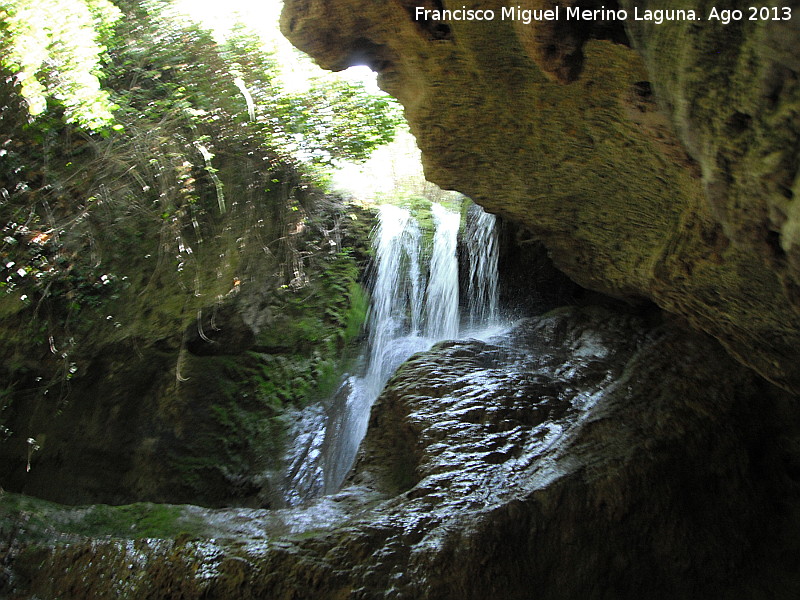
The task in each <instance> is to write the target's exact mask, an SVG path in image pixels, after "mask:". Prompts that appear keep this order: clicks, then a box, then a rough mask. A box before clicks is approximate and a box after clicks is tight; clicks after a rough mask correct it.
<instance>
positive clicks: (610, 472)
mask: <svg viewBox="0 0 800 600" xmlns="http://www.w3.org/2000/svg"><path fill="white" fill-rule="evenodd" d="M661 314H662V313H660V311H650V313H646V314H640V315H635V314H631V313H630V312H626V311H624V310H619V308H615V309H607V308H598V307H586V308H582V309H575V308H565V309H559V310H557V311H554V312H553V313H551V314H550V315H545V316H544V317H541V318H534V319H530V320H527V321H524V322H523V323H522V324H521V325H518V326H517V327H516V328H515V329H514V330H512V331H511V332H510V333H509V334H504V336H502V337H498V338H495V339H493V340H490V342H489V343H485V342H479V341H476V340H467V341H460V342H443V343H441V344H439V345H437V346H435V347H434V348H433V349H432V350H431V351H429V352H426V353H420V354H417V355H415V356H414V357H412V358H411V359H410V360H409V361H408V362H407V363H406V364H405V365H404V366H403V367H401V369H400V370H399V371H398V372H397V374H396V375H395V376H394V377H393V378H392V380H390V382H389V384H388V386H387V389H386V390H385V391H384V393H383V394H382V396H381V397H380V398H379V400H378V402H377V404H376V405H375V407H374V409H373V412H372V416H371V422H370V427H369V432H368V434H367V437H366V439H365V441H364V444H363V445H362V448H361V454H360V458H359V460H358V462H357V464H356V467H355V471H354V474H353V475H352V476H351V479H350V482H349V485H347V486H346V487H345V489H343V490H342V491H341V492H339V493H338V494H335V495H333V496H328V497H325V498H322V499H320V500H318V501H317V502H316V503H315V504H313V505H311V506H309V507H306V508H298V509H291V510H273V511H264V510H253V509H241V508H240V509H222V510H209V509H200V508H198V507H191V506H189V507H165V508H166V509H167V510H168V511H172V512H171V513H170V514H172V516H171V517H170V518H171V519H172V520H171V521H170V524H171V528H172V529H171V530H172V531H174V530H177V531H185V532H186V533H183V534H181V535H177V536H175V535H174V534H173V539H155V538H156V537H160V536H157V535H154V533H153V532H152V530H147V529H145V527H147V526H148V525H149V524H151V523H153V522H154V521H155V518H156V515H157V514H159V513H157V512H156V509H157V507H154V506H152V505H151V507H150V508H149V509H148V510H147V512H146V514H145V515H144V516H143V515H142V510H143V509H142V507H139V508H138V509H137V508H136V505H134V506H130V507H119V508H117V509H116V511H117V513H116V517H114V516H113V515H112V514H111V513H112V511H111V510H110V509H109V507H91V508H89V509H87V508H78V509H72V511H71V512H69V511H66V510H64V509H63V507H62V508H61V509H60V510H54V509H53V508H50V507H45V508H39V509H36V508H33V507H32V506H31V505H27V506H25V505H21V506H20V509H19V516H18V517H17V520H16V521H14V520H13V519H8V518H7V519H6V521H7V522H8V521H10V522H12V523H13V522H16V523H17V526H16V527H17V529H16V530H13V529H12V531H11V533H10V534H8V533H6V534H5V535H4V536H3V538H2V540H10V541H11V554H12V555H13V558H14V561H13V565H14V568H15V571H14V575H13V577H12V580H11V582H10V583H11V586H12V588H13V589H14V590H15V594H14V595H12V597H13V598H20V599H21V598H75V597H80V598H93V599H106V598H108V599H112V598H137V599H138V598H142V599H146V598H153V599H156V598H184V599H194V598H198V599H199V598H204V599H220V600H222V599H228V598H241V599H243V600H248V599H256V598H294V599H297V600H300V599H312V598H313V599H314V600H334V599H343V598H351V599H365V600H366V599H374V598H395V599H422V598H426V599H434V598H435V599H437V600H450V599H452V600H465V599H467V600H485V599H486V598H507V599H523V598H537V599H543V600H550V599H552V600H563V599H565V598H614V599H616V600H620V599H631V600H634V599H635V600H639V599H641V598H650V599H665V600H666V599H669V600H672V599H675V598H685V599H690V598H698V599H699V598H703V599H707V598H714V599H716V600H721V599H728V598H730V599H731V600H733V599H736V600H742V599H756V598H775V599H781V600H782V599H784V598H786V599H789V598H797V595H798V593H800V588H798V581H797V578H796V559H795V557H796V556H797V553H798V551H800V549H798V537H797V535H796V531H797V522H798V512H797V510H796V506H797V494H798V491H800V487H799V485H798V482H799V481H800V478H798V473H800V470H799V469H798V461H797V452H796V450H792V448H793V447H794V448H797V442H798V439H800V435H798V431H800V429H799V428H798V427H797V419H796V415H795V416H794V417H793V416H792V414H793V413H792V410H791V409H790V408H789V406H790V404H789V403H787V402H786V394H785V393H782V392H781V391H780V390H777V389H776V388H775V387H774V386H771V385H769V384H768V383H766V382H764V381H763V379H761V378H759V377H757V376H755V375H754V374H753V373H752V372H751V371H750V370H749V369H746V368H744V367H742V366H741V365H739V364H738V363H736V362H735V361H733V360H732V359H731V358H730V357H728V356H726V354H725V352H724V351H723V350H722V349H721V348H720V347H719V345H718V344H717V343H715V342H714V341H713V340H711V339H710V338H708V337H707V336H704V335H699V334H696V333H693V332H687V331H686V330H685V328H682V327H676V326H675V324H674V323H669V322H666V323H665V322H662V321H661V316H660V315H661ZM778 422H780V423H781V424H780V425H779V426H775V425H774V424H775V423H778ZM790 499H793V500H791V501H789V500H790ZM6 506H8V504H6ZM165 508H162V509H160V510H161V511H162V513H164V512H165ZM2 509H3V504H2V503H0V514H1V512H2ZM101 509H103V510H101ZM43 510H46V511H49V512H48V516H49V518H47V519H46V520H45V523H46V527H47V528H48V529H47V534H48V538H49V539H52V540H59V541H61V542H68V545H63V544H58V545H55V546H53V545H51V544H46V545H41V546H39V547H37V546H36V545H35V544H33V545H25V544H21V543H20V542H19V540H20V539H26V538H27V540H36V539H37V536H40V535H42V533H41V529H37V527H38V528H41V527H42V526H41V525H39V524H38V523H39V522H40V521H42V518H41V515H42V511H43ZM176 512H179V513H180V516H178V517H176V515H175V514H174V513H176ZM133 515H138V517H137V520H136V521H134V523H133V525H128V526H127V527H124V526H122V524H123V523H127V521H125V520H124V519H126V518H127V519H130V518H131V517H132V516H133ZM101 516H102V518H101ZM168 516H169V515H167V514H162V516H161V520H162V522H163V521H164V520H165V519H166V518H167V517H168ZM117 523H119V524H117ZM112 524H113V525H115V526H116V527H117V530H114V529H108V527H109V526H110V525H112ZM98 525H100V526H105V527H106V529H98ZM165 525H166V523H165V524H163V525H162V527H165ZM92 526H93V527H94V529H89V528H91V527H92ZM76 531H78V532H83V533H89V534H90V536H91V537H92V538H94V539H88V540H80V539H76V536H75V535H74V533H75V532H76ZM108 533H113V534H114V535H115V536H116V537H117V538H118V539H116V540H108V539H106V540H102V539H99V538H101V537H102V536H103V534H108ZM162 535H163V534H162ZM119 538H123V539H119ZM124 538H128V539H124ZM132 538H138V539H132ZM0 541H1V540H0ZM15 544H16V545H15ZM0 549H2V546H0ZM3 591H4V589H3V585H2V579H1V578H0V595H2V593H3Z"/></svg>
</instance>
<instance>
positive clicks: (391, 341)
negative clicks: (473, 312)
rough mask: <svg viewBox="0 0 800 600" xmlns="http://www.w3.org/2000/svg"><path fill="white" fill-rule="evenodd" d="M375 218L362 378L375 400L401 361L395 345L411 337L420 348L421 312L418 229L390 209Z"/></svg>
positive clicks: (404, 212)
mask: <svg viewBox="0 0 800 600" xmlns="http://www.w3.org/2000/svg"><path fill="white" fill-rule="evenodd" d="M378 218H379V224H378V228H377V229H376V232H375V235H374V241H373V247H374V248H375V266H376V271H377V278H376V281H375V287H374V289H373V291H372V306H371V307H370V316H369V321H370V335H369V345H370V352H369V362H368V370H367V375H366V378H365V379H366V382H367V385H368V387H369V389H370V392H374V394H375V396H376V397H377V395H378V393H380V390H381V388H383V385H384V384H385V383H386V380H387V379H388V378H389V377H390V376H391V374H392V373H394V371H395V369H397V367H398V366H399V365H400V363H401V362H403V360H405V357H402V356H397V354H398V351H397V348H398V341H399V340H402V339H403V338H410V340H411V345H412V346H417V345H419V344H418V343H416V340H419V333H420V324H421V321H422V313H423V304H422V297H423V294H422V289H421V286H422V282H421V274H420V265H419V259H420V242H421V237H422V236H421V234H420V230H419V226H418V225H417V222H416V220H415V219H413V218H412V217H411V213H410V212H409V211H408V210H407V209H405V208H398V207H397V206H392V205H391V204H385V205H383V206H381V208H380V212H379V215H378ZM405 345H407V344H405ZM400 346H401V347H402V346H404V344H402V343H401V344H400ZM399 354H401V355H402V354H403V352H402V351H401V352H400V353H399ZM365 426H366V424H365Z"/></svg>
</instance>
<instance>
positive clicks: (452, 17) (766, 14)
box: [414, 5, 792, 25]
mask: <svg viewBox="0 0 800 600" xmlns="http://www.w3.org/2000/svg"><path fill="white" fill-rule="evenodd" d="M415 8H416V10H415V13H414V18H415V19H416V20H417V21H428V20H432V21H494V20H495V18H496V17H498V16H499V17H500V19H499V20H501V21H521V22H522V23H524V24H525V25H529V24H530V23H532V22H534V21H559V20H561V19H564V20H566V21H625V20H627V19H629V18H632V19H633V20H634V21H650V22H652V23H655V24H657V25H660V24H661V23H664V22H665V21H700V20H702V19H703V17H702V16H700V15H699V14H698V12H697V11H695V10H684V9H669V10H667V9H664V10H662V9H657V10H641V9H639V8H638V7H636V8H634V9H633V14H630V13H629V11H627V10H624V9H610V8H606V7H605V6H601V7H600V8H597V9H591V10H590V9H588V8H581V7H579V6H566V7H562V6H558V5H556V6H554V7H553V8H549V9H546V10H545V9H527V8H526V9H523V8H522V7H521V6H504V7H503V8H502V9H501V10H500V11H495V10H492V9H485V10H484V9H471V8H470V9H468V8H467V7H466V6H462V7H461V8H456V9H452V10H451V9H443V10H431V9H427V8H425V7H423V6H417V7H415ZM791 18H792V9H791V8H789V7H777V6H771V7H766V6H762V7H758V6H751V7H749V8H747V9H744V10H728V9H718V8H716V7H711V9H710V10H709V12H708V14H706V15H705V19H706V20H707V21H720V22H721V23H722V24H724V25H726V24H728V23H730V22H731V21H742V20H749V21H767V20H769V21H788V20H790V19H791Z"/></svg>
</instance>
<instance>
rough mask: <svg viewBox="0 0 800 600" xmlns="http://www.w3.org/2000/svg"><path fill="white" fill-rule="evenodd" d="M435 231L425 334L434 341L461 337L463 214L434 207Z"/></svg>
mask: <svg viewBox="0 0 800 600" xmlns="http://www.w3.org/2000/svg"><path fill="white" fill-rule="evenodd" d="M431 211H432V212H433V220H434V223H435V225H436V230H435V233H434V235H433V249H432V251H431V270H430V276H429V278H428V290H427V299H426V303H425V305H426V306H425V308H426V311H425V312H426V314H425V317H426V322H425V335H426V336H427V337H428V338H430V339H432V340H443V339H451V338H456V337H458V320H459V319H458V255H457V254H456V247H457V244H458V228H459V225H460V224H461V215H459V214H458V213H451V212H448V211H447V210H446V209H445V208H444V207H443V206H442V205H441V204H434V205H433V206H432V207H431Z"/></svg>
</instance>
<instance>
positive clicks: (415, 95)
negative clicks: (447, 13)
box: [282, 0, 800, 391]
mask: <svg viewBox="0 0 800 600" xmlns="http://www.w3.org/2000/svg"><path fill="white" fill-rule="evenodd" d="M451 4H452V3H442V2H438V1H434V0H430V1H428V2H410V1H408V0H403V1H394V2H372V1H371V0H287V1H286V2H285V6H284V12H283V16H282V28H283V31H284V33H285V34H286V35H287V36H288V37H289V38H290V39H291V40H292V41H293V43H295V44H296V45H297V46H298V47H299V48H301V49H302V50H305V51H306V52H308V53H309V54H311V55H312V56H313V57H314V58H315V59H316V60H317V61H318V62H319V64H320V65H321V66H323V67H325V68H328V69H334V70H338V69H343V68H345V67H347V66H349V65H351V64H355V63H362V64H363V63H365V64H369V65H370V66H371V67H372V68H373V69H375V70H377V71H378V72H379V74H380V75H379V83H380V85H381V86H382V87H383V88H384V89H385V90H387V91H388V92H390V93H391V94H393V95H394V96H396V97H397V98H398V99H399V100H400V101H401V102H402V103H403V105H404V107H405V114H406V117H407V118H408V120H409V123H410V125H411V128H412V131H413V133H414V135H415V136H416V138H417V141H418V143H419V146H420V148H421V149H422V152H423V161H424V163H425V171H426V175H427V177H428V178H429V179H431V180H432V181H434V182H436V183H438V184H439V185H440V186H442V187H445V188H452V189H458V190H460V191H462V192H464V193H465V194H467V195H468V196H470V197H472V198H473V199H474V200H475V201H477V202H478V203H480V204H482V205H484V206H485V207H486V208H487V209H488V210H490V211H492V212H496V213H499V214H501V215H503V216H504V217H507V218H508V219H510V220H513V221H515V222H517V223H520V224H522V225H524V226H525V227H526V228H527V229H528V230H530V231H531V232H532V233H533V234H534V235H535V236H536V237H537V238H539V239H540V240H541V241H542V242H543V243H544V244H545V245H546V246H547V248H548V250H549V251H550V253H551V256H552V257H553V259H554V261H555V263H556V265H557V266H558V267H559V268H560V269H562V270H563V271H564V272H566V273H567V274H568V275H569V276H570V277H572V278H573V279H574V280H575V281H576V282H578V283H579V284H581V285H583V286H585V287H588V288H591V289H594V290H597V291H601V292H603V293H607V294H610V295H614V296H617V297H626V298H632V297H647V298H650V299H652V300H654V301H655V302H656V303H657V304H658V305H659V306H661V307H662V308H665V309H666V310H668V311H670V312H673V313H676V314H679V315H682V316H684V317H685V318H687V319H688V320H689V321H690V322H691V323H692V324H693V325H694V326H695V327H697V328H700V329H702V330H704V331H706V332H709V333H711V334H712V335H714V336H715V337H716V338H717V339H718V340H720V341H721V342H722V343H723V345H724V346H725V347H726V348H727V349H728V350H729V352H731V353H732V354H733V355H734V356H735V357H736V358H737V359H738V360H740V361H742V362H743V363H745V364H747V365H749V366H751V367H752V368H754V369H756V370H757V371H758V372H759V373H761V374H762V375H764V376H765V377H767V378H768V379H770V380H771V381H773V382H775V383H777V384H779V385H781V386H783V387H785V388H787V389H790V390H794V391H798V390H800V375H798V373H800V372H798V371H797V369H796V368H795V365H796V363H797V361H798V358H800V356H798V350H797V349H798V348H800V316H799V315H798V308H799V306H800V304H799V301H798V298H800V295H799V294H798V292H797V290H798V289H800V288H799V287H798V282H800V254H798V252H800V250H798V244H797V235H798V234H797V231H798V218H800V217H798V211H797V210H796V208H797V207H795V206H794V203H795V201H794V197H795V194H796V193H797V192H798V183H797V181H798V179H797V177H798V163H797V153H798V148H800V129H798V119H797V109H798V105H799V103H800V88H798V64H799V63H798V60H799V59H798V51H797V44H796V41H797V39H800V38H798V29H797V27H798V25H797V23H798V22H800V21H798V19H797V17H796V16H795V18H794V19H792V20H788V21H772V20H767V21H759V20H756V21H750V20H748V19H749V16H750V12H749V11H747V10H745V11H744V18H743V19H742V21H739V22H734V23H730V24H727V25H723V24H721V23H720V22H719V21H708V20H706V18H707V16H708V14H709V11H710V9H711V7H712V5H713V4H714V3H713V2H711V1H710V0H708V1H706V0H703V1H700V2H697V3H695V6H694V10H696V11H697V17H698V19H699V20H697V21H689V20H673V21H665V22H664V23H662V24H658V25H657V24H655V23H654V22H652V21H650V22H645V21H636V20H634V4H636V5H637V6H638V10H639V11H640V12H643V11H644V10H645V9H648V8H651V9H652V8H658V9H671V8H683V9H685V8H686V6H684V5H683V3H680V2H677V0H675V1H669V2H645V3H633V2H628V1H623V2H621V3H620V7H621V8H622V9H627V11H628V13H629V16H628V19H627V20H626V21H624V22H621V21H619V22H614V21H613V20H610V19H606V20H602V21H601V20H594V21H567V20H566V19H565V16H564V14H563V11H564V10H565V8H566V7H567V6H572V5H573V4H574V3H573V2H562V3H558V4H560V5H561V11H562V14H561V17H560V19H559V20H558V21H540V22H532V23H531V24H529V25H526V24H524V23H521V22H520V21H519V20H517V21H512V20H509V19H506V20H501V19H500V15H501V10H502V8H503V7H509V6H515V7H516V6H519V7H520V8H522V9H525V8H529V9H539V10H545V9H548V8H553V7H554V6H555V4H556V3H554V2H551V1H550V0H526V1H525V2H513V3H510V2H501V1H498V0H481V1H475V2H471V3H468V4H469V6H468V7H467V8H472V9H493V10H494V11H495V13H496V17H495V19H494V20H493V21H478V20H473V21H466V20H463V21H450V22H444V21H441V22H439V21H434V20H432V19H428V20H421V21H417V20H415V18H414V16H415V14H416V12H415V7H416V6H417V5H419V6H422V7H424V8H428V9H437V8H438V9H442V8H451V9H452V8H454V6H451ZM602 4H603V3H601V2H599V1H594V0H592V1H590V2H582V3H581V7H582V8H585V9H599V8H600V6H601V5H602ZM605 4H608V3H605ZM656 5H657V6H656ZM679 5H680V6H679ZM783 6H785V7H786V8H787V9H790V10H791V9H795V11H794V12H795V13H797V8H798V3H797V1H796V0H790V1H788V2H786V3H784V4H783ZM609 7H610V8H613V7H612V6H611V5H609ZM731 7H732V8H736V7H738V8H742V9H744V8H745V3H743V2H740V1H737V2H734V3H733V4H732V5H731ZM455 8H460V5H459V6H458V7H455ZM781 14H783V13H781Z"/></svg>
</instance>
